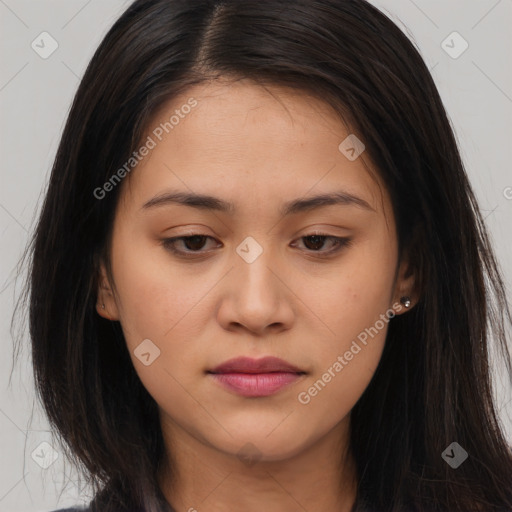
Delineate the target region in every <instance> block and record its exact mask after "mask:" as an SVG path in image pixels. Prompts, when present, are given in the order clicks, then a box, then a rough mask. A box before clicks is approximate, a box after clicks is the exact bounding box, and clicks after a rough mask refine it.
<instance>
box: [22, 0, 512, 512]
mask: <svg viewBox="0 0 512 512" xmlns="http://www.w3.org/2000/svg"><path fill="white" fill-rule="evenodd" d="M219 77H222V78H231V79H233V80H237V79H241V78H244V79H250V80H253V81H254V83H257V84H262V85H264V84H275V85H281V86H288V87H291V88H294V89H295V90H299V91H303V92H304V93H308V94H312V95H315V96H316V97H318V98H320V99H322V100H323V101H325V102H326V103H328V104H329V105H331V106H332V107H333V108H334V109H335V111H336V112H338V113H339V115H340V120H343V122H345V123H346V124H347V126H349V127H350V129H351V133H357V134H359V136H360V138H361V139H362V140H364V143H365V145H366V153H365V155H367V156H368V157H369V158H371V160H372V162H373V163H374V164H375V166H376V168H377V169H378V171H379V173H380V175H381V177H382V179H383V181H384V183H385V185H386V188H387V191H388V192H389V194H390V197H391V200H392V203H393V208H394V213H395V218H396V223H397V232H398V241H399V247H400V257H402V256H403V255H404V254H405V252H407V255H408V256H409V259H410V262H411V264H412V267H413V268H412V270H413V271H414V272H415V274H416V276H417V282H418V289H419V291H420V295H419V302H418V303H417V305H416V307H415V308H414V309H413V310H411V311H410V312H409V313H408V314H406V315H401V316H399V317H396V318H394V319H393V320H392V321H391V322H390V325H389V330H388V335H387V339H386V344H385V348H384V352H383V355H382V359H381V361H380V364H379V366H378V368H377V370H376V373H375V375H374V377H373V379H372V381H371V382H370V384H369V386H368V387H367V389H366V390H365V392H364V394H363V395H362V397H361V398H360V400H359V401H358V402H357V404H356V405H355V407H354V408H353V410H352V413H351V438H350V449H351V451H352V453H353V456H354V458H355V461H356V467H357V478H358V493H357V499H356V503H355V504H354V508H353V510H354V511H363V510H367V511H379V512H383V511H390V512H391V511H393V512H399V511H400V512H405V511H413V510H414V511H461V512H462V511H468V510H485V511H498V510H499V511H504V510H512V482H511V479H512V477H511V475H512V452H511V448H510V446H509V445H508V443H507V440H506V439H505V437H504V434H503V431H502V427H501V426H500V423H499V419H498V415H497V411H496V406H495V404H494V403H493V393H492V388H491V384H492V379H491V371H490V366H489V354H488V351H489V350H490V348H491V345H493V344H495V345H494V346H495V347H498V348H499V349H500V350H499V351H498V352H499V354H501V356H502V360H504V361H505V362H506V367H507V370H508V373H509V376H510V382H511V383H512V368H511V357H510V352H509V348H508V346H507V341H506V330H507V326H508V325H511V323H512V322H511V314H510V308H509V305H508V303H507V298H506V295H505V291H504V284H503V281H502V278H501V276H500V271H499V267H498V264H497V262H496V260H495V257H494V255H493V251H492V248H491V245H490V243H489V240H488V237H487V234H486V229H485V226H484V223H483V220H482V216H481V213H480V211H479V208H478V205H477V203H476V201H475V196H474V194H473V192H472V189H471V187H470V184H469V182H468V178H467V176H466V173H465V170H464V165H463V162H462V160H461V156H460V153H459V149H458V146H457V142H456V139H455V137H454V134H453V132H452V129H451V126H450V122H449V119H448V117H447V114H446V111H445V108H444V107H443V103H442V101H441V98H440V96H439V93H438V91H437V89H436V86H435V84H434V81H433V79H432V77H431V75H430V73H429V70H428V68H427V67H426V65H425V63H424V61H423V59H422V57H421V56H420V54H419V52H418V50H417V49H416V47H415V45H414V44H413V43H412V42H411V40H409V39H408V38H407V37H406V36H405V35H404V33H402V31H401V30H400V29H399V28H398V27H397V25H395V23H393V22H392V21H391V20H390V19H389V18H388V17H386V16H385V15H384V14H382V13H381V12H380V11H379V10H378V9H376V8H375V7H373V6H372V5H370V4H369V3H367V2H366V1H364V0H293V1H292V0H280V1H275V0H272V1H268V0H186V1H178V0H137V1H135V2H134V3H133V4H131V5H130V6H129V8H128V9H127V10H126V11H125V12H124V14H123V15H122V16H121V17H120V18H119V19H118V20H117V21H116V23H115V24H114V26H113V27H112V28H111V29H110V31H109V32H108V33H107V35H106V36H105V38H104V40H103V41H102V43H101V44H100V46H99V48H98V49H97V51H96V53H95V54H94V56H93V58H92V60H91V62H90V64H89V66H88V68H87V70H86V72H85V74H84V77H83V79H82V81H81V83H80V86H79V88H78V91H77V93H76V96H75V98H74V101H73V105H72V108H71V110H70V113H69V117H68V119H67V123H66V125H65V128H64V131H63V134H62V139H61V142H60V145H59V148H58V151H57V155H56V158H55V162H54V165H53V169H52V174H51V178H50V182H49V185H48V189H47V192H46V196H45V200H44V204H43V207H42V211H41V214H40V217H39V222H38V224H37V227H36V230H35V234H34V236H33V238H32V240H31V242H30V244H29V246H28V248H27V254H29V255H30V273H29V279H28V281H27V290H26V293H25V297H24V300H25V303H26V300H27V298H26V297H27V296H28V292H30V299H29V323H30V338H31V343H32V357H33V365H34V374H35V380H36V386H37V392H38V397H39V398H40V399H41V401H42V404H43V406H44V408H45V411H46V413H47V414H48V417H49V420H50V422H51V426H52V427H53V428H54V429H55V431H56V432H57V433H58V435H59V436H60V437H61V439H62V442H63V443H64V444H65V448H66V450H67V454H68V457H70V458H71V460H73V461H74V462H75V463H76V464H77V466H78V467H80V468H81V470H82V471H83V473H84V474H85V475H87V478H88V479H89V481H90V483H91V484H92V485H93V486H94V489H95V499H94V501H93V504H92V507H93V510H94V511H98V512H134V511H136V510H141V511H142V510H144V511H147V512H157V511H164V510H170V506H169V505H168V504H167V502H166V501H165V499H164V497H163V494H162V492H161V490H160V488H159V486H158V482H157V474H158V471H159V469H160V468H161V465H162V464H164V462H165V455H164V445H163V439H162V433H161V427H160V422H159V415H158V408H157V405H156V403H155V401H154V400H153V399H152V397H151V396H150V395H149V394H148V392H147V391H146V389H145V388H144V386H143V385H142V383H141V381H140V380H139V378H138V376H137V374H136V372H135V369H134V367H133V364H132V362H131V359H130V357H129V354H128V351H127V348H126V344H125V341H124V338H123V334H122V331H121V328H120V325H119V323H118V322H110V321H107V320H105V319H103V318H101V317H100V316H98V314H97V313H96V301H97V288H98V262H99V261H100V259H101V258H103V260H104V261H105V262H106V263H107V265H109V263H110V262H109V245H110V240H111V235H112V225H113V219H114V211H115V207H116V203H117V201H118V197H119V192H120V188H121V187H115V188H114V190H112V191H111V192H109V193H108V194H107V195H106V196H105V197H104V198H103V199H101V200H99V199H97V197H95V195H94V193H93V191H94V190H95V189H97V188H98V187H102V186H103V185H104V183H105V182H107V181H108V180H109V179H110V178H111V176H112V175H113V173H114V172H115V171H116V170H117V169H119V168H120V167H121V166H123V164H124V163H125V162H126V161H127V159H128V158H129V156H130V155H131V153H132V152H133V151H134V150H135V149H136V148H137V147H138V144H139V143H140V140H142V137H143V136H144V133H145V130H146V129H147V127H148V123H149V122H150V120H151V119H152V118H153V116H154V115H155V113H156V112H157V111H158V109H159V108H160V107H162V106H163V105H164V103H165V102H167V101H169V100H170V99H172V98H173V97H175V96H176V95H178V94H180V93H183V92H185V91H186V90H187V88H189V87H190V86H191V85H194V84H200V83H204V82H207V81H210V80H215V79H216V78H219ZM133 172H137V170H136V169H134V170H133ZM108 270H109V273H111V269H110V266H109V267H108ZM110 275H111V274H110ZM491 340H492V342H493V343H492V344H491V343H490V341H491ZM113 361H115V364H112V362H113ZM452 442H457V443H459V444H460V445H461V446H462V447H463V448H464V449H465V450H466V451H467V453H468V455H469V457H468V459H467V460H466V461H465V462H464V463H463V464H461V465H460V466H459V467H458V468H457V469H453V468H452V467H450V466H449V465H448V464H447V463H446V462H445V460H443V458H442V457H441V454H442V452H443V451H444V450H445V448H446V447H447V446H449V445H450V444H451V443H452Z"/></svg>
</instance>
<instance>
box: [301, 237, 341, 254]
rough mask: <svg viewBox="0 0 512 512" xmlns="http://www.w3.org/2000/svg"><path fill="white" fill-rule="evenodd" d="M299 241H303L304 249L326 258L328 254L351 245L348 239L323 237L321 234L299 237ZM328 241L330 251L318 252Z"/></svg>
mask: <svg viewBox="0 0 512 512" xmlns="http://www.w3.org/2000/svg"><path fill="white" fill-rule="evenodd" d="M299 240H304V241H305V244H304V245H305V246H306V248H307V249H308V250H309V251H310V252H313V253H319V255H321V256H328V255H330V254H333V253H336V252H338V251H340V250H341V249H343V248H344V247H347V246H349V245H350V243H351V239H350V238H342V237H337V236H332V235H325V234H322V233H314V234H311V235H305V236H303V237H301V238H300V239H299ZM327 240H329V241H330V242H331V249H328V250H324V251H322V250H320V249H321V248H322V247H323V246H324V244H325V242H326V241H327Z"/></svg>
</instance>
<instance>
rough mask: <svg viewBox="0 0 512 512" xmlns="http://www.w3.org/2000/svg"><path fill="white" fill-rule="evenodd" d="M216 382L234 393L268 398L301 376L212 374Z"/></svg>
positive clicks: (280, 374)
mask: <svg viewBox="0 0 512 512" xmlns="http://www.w3.org/2000/svg"><path fill="white" fill-rule="evenodd" d="M210 375H212V376H213V377H214V378H215V380H216V381H217V382H219V383H220V384H221V385H223V386H224V387H225V388H227V389H229V390H231V391H234V392H235V393H237V394H239V395H242V396H247V397H255V396H269V395H273V394H274V393H277V392H278V391H280V390H281V389H283V388H285V387H286V386H288V385H290V384H292V383H293V382H296V381H297V380H298V379H300V378H301V377H302V374H298V373H289V372H272V373H212V374H210Z"/></svg>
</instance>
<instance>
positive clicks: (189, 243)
mask: <svg viewBox="0 0 512 512" xmlns="http://www.w3.org/2000/svg"><path fill="white" fill-rule="evenodd" d="M208 238H210V239H212V240H213V238H212V237H211V236H208V235H200V234H197V235H190V236H178V237H174V238H166V239H165V240H163V241H162V245H163V246H164V247H165V248H166V249H168V250H170V251H171V252H173V253H174V254H178V255H184V256H185V257H186V255H188V254H194V253H197V254H202V253H204V252H205V251H201V250H200V249H202V248H203V247H204V244H205V240H206V239H208ZM178 242H182V243H183V245H184V246H185V248H186V250H183V249H178V248H177V247H176V245H177V244H178Z"/></svg>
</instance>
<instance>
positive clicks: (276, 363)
mask: <svg viewBox="0 0 512 512" xmlns="http://www.w3.org/2000/svg"><path fill="white" fill-rule="evenodd" d="M273 372H282V373H300V374H303V373H306V372H304V371H303V370H301V369H300V368H297V367H296V366H293V365H292V364H290V363H287V362H286V361H283V360H282V359H279V358H277V357H263V358H262V359H251V358H250V357H237V358H235V359H230V360H229V361H226V362H224V363H222V364H220V365H219V366H216V367H215V368H214V369H213V370H210V371H209V373H273Z"/></svg>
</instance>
